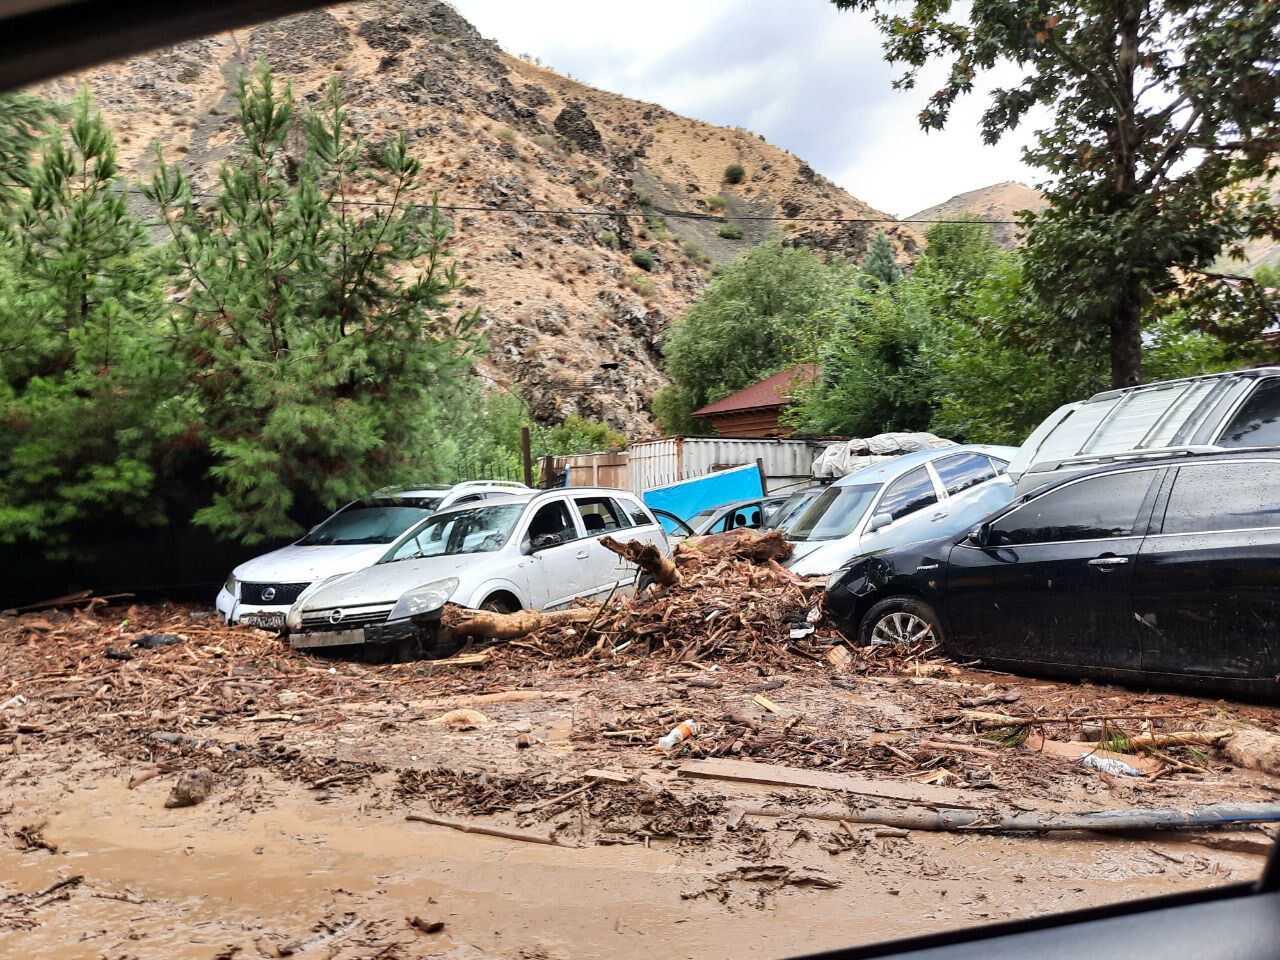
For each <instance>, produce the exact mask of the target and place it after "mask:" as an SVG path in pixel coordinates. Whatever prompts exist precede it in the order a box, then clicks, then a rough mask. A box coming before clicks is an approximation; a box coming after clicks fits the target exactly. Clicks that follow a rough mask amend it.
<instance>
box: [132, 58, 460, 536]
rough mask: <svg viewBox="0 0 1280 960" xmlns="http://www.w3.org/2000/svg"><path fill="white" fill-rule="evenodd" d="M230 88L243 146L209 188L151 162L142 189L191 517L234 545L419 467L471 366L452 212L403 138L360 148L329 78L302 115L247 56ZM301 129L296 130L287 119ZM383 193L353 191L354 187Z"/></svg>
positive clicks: (434, 469) (294, 528) (427, 469)
mask: <svg viewBox="0 0 1280 960" xmlns="http://www.w3.org/2000/svg"><path fill="white" fill-rule="evenodd" d="M237 98H238V102H239V107H240V115H239V123H240V132H241V134H242V136H243V141H244V145H243V147H241V148H240V150H239V152H238V154H237V155H235V156H234V157H233V158H232V159H230V160H228V161H227V162H226V163H224V165H223V167H222V170H221V173H220V176H219V190H218V195H217V198H216V201H215V202H214V203H212V204H208V205H205V206H203V207H202V206H201V205H198V204H197V202H196V200H195V198H194V197H193V195H192V190H191V187H190V185H189V183H188V180H187V178H186V176H185V175H184V174H183V172H182V171H181V170H180V169H178V168H176V167H174V166H171V165H169V164H168V163H166V162H165V160H164V158H163V156H162V155H161V154H160V151H159V149H158V148H157V161H158V166H157V170H156V173H155V176H154V178H153V179H152V182H151V185H150V186H149V188H148V190H147V193H148V195H149V196H150V197H151V199H153V200H154V201H155V202H156V203H157V204H158V205H159V206H160V208H161V210H162V211H163V217H164V222H165V223H166V224H167V225H168V227H169V229H170V231H171V250H172V254H173V262H172V271H173V276H172V282H173V284H174V285H175V286H176V288H177V291H178V293H179V295H180V298H179V299H180V302H179V304H178V307H177V322H178V324H179V327H180V334H181V338H182V342H183V344H184V346H185V349H186V351H187V354H188V356H189V358H190V361H191V363H192V367H193V371H194V372H193V378H192V384H191V391H192V393H193V395H194V396H195V398H196V399H197V402H198V403H199V404H200V406H201V409H202V412H203V420H202V423H201V430H202V435H203V436H204V437H205V438H207V443H208V448H209V454H210V457H211V461H212V462H211V466H210V469H209V474H210V478H211V480H212V482H213V485H214V491H213V496H212V503H211V504H210V505H209V506H207V507H205V508H204V509H202V510H200V511H198V512H197V513H196V516H195V519H196V522H198V523H201V524H203V525H205V526H207V527H209V528H210V529H212V530H214V531H215V532H217V533H218V534H220V535H222V536H225V537H228V538H234V539H237V540H239V541H241V542H244V543H256V542H260V541H263V540H267V539H271V538H277V537H289V536H293V535H295V534H297V533H298V532H299V530H300V529H301V527H300V525H299V523H298V522H297V520H296V519H295V518H296V517H298V516H300V515H305V514H307V513H310V512H313V511H316V510H327V509H331V508H333V507H334V506H336V505H337V504H339V503H341V502H343V501H345V500H349V499H353V498H355V497H357V496H360V495H361V494H364V493H367V492H368V491H369V490H372V489H375V488H377V487H379V486H382V485H384V484H387V483H393V482H400V481H411V482H419V483H420V482H423V481H424V480H430V479H433V478H434V477H435V476H436V475H438V473H439V467H438V465H437V464H436V463H435V459H434V457H433V456H432V454H433V446H434V444H435V442H436V441H437V440H439V436H438V433H437V432H436V429H437V428H436V426H435V425H436V424H438V422H439V417H438V415H439V413H440V407H441V404H440V398H441V397H442V396H446V395H448V393H449V391H450V389H451V385H452V384H453V383H454V381H456V379H457V378H458V377H460V376H461V375H462V374H463V373H464V372H465V370H466V368H467V366H468V364H469V352H470V347H471V341H470V336H471V331H472V326H473V322H474V314H472V313H469V314H463V315H461V316H455V315H451V314H450V311H449V310H448V304H447V302H446V299H445V298H446V297H447V295H448V294H449V293H450V292H451V291H453V290H455V289H456V288H457V287H458V286H459V285H460V284H459V281H458V279H457V276H456V273H455V270H454V267H453V266H452V265H446V261H447V255H448V251H447V247H446V241H447V238H448V235H449V226H448V224H447V223H446V221H445V220H444V218H443V217H442V216H441V215H440V214H439V212H438V210H437V209H436V208H434V207H432V208H431V209H430V210H429V211H425V212H424V211H421V210H419V209H417V208H415V207H414V206H413V205H411V204H408V203H406V202H405V198H406V197H407V196H409V195H410V193H411V191H412V190H413V189H414V188H415V187H416V186H417V185H418V183H419V181H420V175H421V169H420V164H419V162H418V161H417V160H416V159H414V158H413V157H411V156H410V155H409V152H408V150H407V148H406V144H405V140H404V138H403V137H399V138H395V139H392V140H390V141H389V142H388V143H386V144H385V145H384V146H383V147H382V148H381V149H379V150H366V148H365V146H364V145H363V144H362V143H361V141H360V139H359V138H358V137H356V136H355V135H354V134H353V133H352V131H351V128H350V122H349V118H348V115H347V111H346V109H345V108H344V106H343V101H342V95H341V90H340V88H339V86H338V84H337V82H336V81H334V82H331V84H330V86H329V89H328V92H327V94H326V95H325V96H323V97H322V98H321V99H320V101H319V103H318V104H317V105H316V106H315V107H313V108H308V109H307V110H305V111H303V112H301V113H299V111H298V110H297V108H296V105H295V102H294V98H293V92H292V89H291V88H290V87H286V88H285V90H284V91H283V92H281V91H278V90H277V89H276V86H275V84H274V81H273V78H272V75H271V71H270V69H269V68H268V67H267V66H266V65H265V64H263V65H260V66H259V67H258V69H257V70H256V71H255V73H254V74H253V75H252V77H246V76H242V77H241V79H240V84H239V88H238V91H237ZM299 128H300V132H301V137H294V136H293V135H294V134H295V132H296V131H299ZM370 181H372V182H373V183H374V184H376V185H377V186H378V187H380V188H381V190H382V192H383V195H384V196H385V198H386V200H387V202H386V205H385V206H366V205H358V204H357V203H355V202H353V201H356V200H357V199H358V197H359V196H361V195H362V190H363V188H364V185H365V184H366V183H368V182H370Z"/></svg>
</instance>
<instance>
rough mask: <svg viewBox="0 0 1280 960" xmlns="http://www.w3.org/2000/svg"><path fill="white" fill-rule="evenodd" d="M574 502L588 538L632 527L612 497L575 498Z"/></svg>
mask: <svg viewBox="0 0 1280 960" xmlns="http://www.w3.org/2000/svg"><path fill="white" fill-rule="evenodd" d="M573 502H574V504H575V505H576V506H577V508H578V513H579V514H581V515H582V528H583V529H584V530H586V531H587V536H588V537H591V536H595V535H597V534H601V533H610V532H612V531H614V530H621V529H622V528H624V527H629V526H631V521H630V520H628V519H627V515H626V514H625V513H623V512H622V510H620V509H619V508H618V505H617V504H616V503H614V502H613V499H612V498H611V497H574V498H573Z"/></svg>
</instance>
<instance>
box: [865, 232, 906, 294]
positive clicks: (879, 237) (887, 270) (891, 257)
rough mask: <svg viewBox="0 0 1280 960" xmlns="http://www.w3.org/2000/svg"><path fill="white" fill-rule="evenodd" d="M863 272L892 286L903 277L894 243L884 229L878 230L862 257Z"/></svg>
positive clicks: (879, 281)
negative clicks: (894, 250)
mask: <svg viewBox="0 0 1280 960" xmlns="http://www.w3.org/2000/svg"><path fill="white" fill-rule="evenodd" d="M862 272H863V273H864V274H865V275H866V276H867V277H869V278H870V279H872V280H875V281H876V282H878V283H883V284H885V285H886V286H892V285H893V284H895V283H897V282H898V281H899V280H901V279H902V270H901V269H900V268H899V267H898V258H897V256H896V255H895V254H894V252H893V244H891V243H890V242H889V237H888V235H887V234H886V233H885V232H884V231H883V230H877V231H876V232H875V236H873V237H872V238H871V242H870V243H869V244H867V252H866V255H865V256H864V257H863V258H862Z"/></svg>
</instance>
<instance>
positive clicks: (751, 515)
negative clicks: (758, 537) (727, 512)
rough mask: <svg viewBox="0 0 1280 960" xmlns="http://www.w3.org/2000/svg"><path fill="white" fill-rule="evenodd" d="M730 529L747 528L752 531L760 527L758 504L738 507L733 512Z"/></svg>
mask: <svg viewBox="0 0 1280 960" xmlns="http://www.w3.org/2000/svg"><path fill="white" fill-rule="evenodd" d="M730 526H731V527H749V528H751V529H752V530H754V529H756V528H757V527H759V526H760V504H758V503H755V504H752V505H751V506H749V507H739V508H738V509H737V510H735V511H733V516H732V522H731V523H730Z"/></svg>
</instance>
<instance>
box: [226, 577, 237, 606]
mask: <svg viewBox="0 0 1280 960" xmlns="http://www.w3.org/2000/svg"><path fill="white" fill-rule="evenodd" d="M224 586H225V587H226V590H227V593H229V594H231V596H233V597H235V598H236V599H237V600H239V599H240V581H239V580H237V579H236V575H235V574H234V573H229V574H227V582H226V583H225V584H224Z"/></svg>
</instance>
